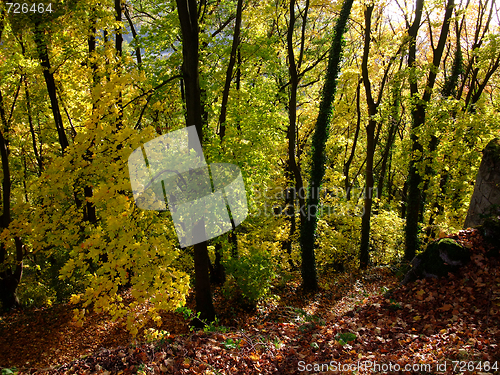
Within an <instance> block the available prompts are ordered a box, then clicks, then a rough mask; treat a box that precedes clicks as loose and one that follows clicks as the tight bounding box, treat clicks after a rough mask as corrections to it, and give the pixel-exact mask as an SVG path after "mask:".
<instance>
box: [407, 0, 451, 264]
mask: <svg viewBox="0 0 500 375" xmlns="http://www.w3.org/2000/svg"><path fill="white" fill-rule="evenodd" d="M423 5H424V0H417V2H416V7H415V20H414V22H413V24H412V26H411V27H410V29H409V30H408V35H409V37H410V48H409V51H408V66H409V67H410V68H411V69H414V68H416V65H415V61H416V40H417V34H418V29H419V27H420V20H421V16H422V11H423ZM453 7H454V1H453V0H449V1H448V3H447V5H446V12H445V16H444V21H443V26H442V27H441V33H440V36H439V41H438V44H437V47H436V48H434V47H433V60H432V65H433V66H432V67H431V69H430V71H429V75H428V77H427V82H426V86H425V89H424V93H423V95H422V97H421V99H420V100H418V101H417V103H415V106H414V108H413V110H412V113H411V115H412V134H411V138H410V139H411V145H412V146H411V155H412V157H411V158H410V168H409V176H408V198H407V209H406V228H405V232H406V233H405V234H406V243H405V259H406V260H407V261H411V260H412V259H413V258H414V257H415V253H416V251H417V249H418V246H419V242H418V233H419V217H420V208H421V200H422V192H421V190H420V189H421V188H420V183H421V182H422V177H421V176H420V174H419V173H418V165H419V164H420V163H421V162H422V155H423V146H422V144H421V143H420V141H419V140H418V137H417V135H416V132H417V129H418V128H420V127H421V126H423V125H424V124H425V115H426V106H427V104H428V103H429V101H430V99H431V95H432V89H433V88H434V84H435V81H436V76H437V69H438V68H439V65H440V63H441V57H442V55H443V51H444V47H445V43H446V39H447V37H448V31H449V26H450V25H449V20H450V18H451V15H452V13H453ZM410 92H411V95H412V97H416V95H418V86H417V80H416V78H415V77H412V78H411V79H410Z"/></svg>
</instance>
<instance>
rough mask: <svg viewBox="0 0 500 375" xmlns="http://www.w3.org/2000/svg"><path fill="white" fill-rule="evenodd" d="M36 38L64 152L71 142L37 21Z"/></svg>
mask: <svg viewBox="0 0 500 375" xmlns="http://www.w3.org/2000/svg"><path fill="white" fill-rule="evenodd" d="M34 39H35V44H36V47H37V51H38V58H39V59H40V64H41V65H42V68H43V77H44V78H45V84H46V85H47V91H48V93H49V98H50V106H51V108H52V115H53V116H54V122H55V125H56V130H57V135H58V137H59V144H60V145H61V149H62V152H63V153H64V150H65V149H66V147H68V146H69V143H68V138H67V136H66V132H65V130H64V125H63V122H62V117H61V110H60V109H59V101H58V100H57V92H56V81H55V79H54V74H53V73H52V70H51V65H50V60H49V53H48V51H47V43H46V42H45V35H44V30H43V29H42V27H41V24H40V23H38V22H35V38H34Z"/></svg>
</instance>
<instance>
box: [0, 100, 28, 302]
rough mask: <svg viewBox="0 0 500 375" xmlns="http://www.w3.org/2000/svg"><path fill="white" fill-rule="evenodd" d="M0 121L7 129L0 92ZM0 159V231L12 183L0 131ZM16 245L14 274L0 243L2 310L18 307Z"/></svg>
mask: <svg viewBox="0 0 500 375" xmlns="http://www.w3.org/2000/svg"><path fill="white" fill-rule="evenodd" d="M0 120H1V123H2V128H3V129H4V130H8V129H9V124H8V120H7V116H6V115H5V111H4V101H3V96H2V93H1V92H0ZM0 157H1V161H2V174H3V180H2V208H3V211H2V215H1V216H0V229H2V230H3V229H7V228H8V227H9V225H10V221H11V212H10V211H11V188H12V181H11V176H10V167H9V149H8V142H7V139H6V138H5V137H4V132H3V131H2V130H0ZM14 241H15V245H16V264H15V267H14V272H12V269H11V266H10V265H5V262H6V261H7V249H6V247H5V243H4V242H3V241H2V242H0V266H2V271H0V302H1V303H2V308H3V310H10V309H12V308H14V307H17V306H19V299H18V298H17V294H16V292H17V287H18V285H19V283H20V282H21V277H22V270H23V258H24V252H23V244H22V242H21V239H20V238H19V237H17V236H16V237H14Z"/></svg>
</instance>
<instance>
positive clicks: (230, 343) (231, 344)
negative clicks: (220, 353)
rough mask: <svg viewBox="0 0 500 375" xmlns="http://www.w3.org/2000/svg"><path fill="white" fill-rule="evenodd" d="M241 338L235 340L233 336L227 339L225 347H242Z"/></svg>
mask: <svg viewBox="0 0 500 375" xmlns="http://www.w3.org/2000/svg"><path fill="white" fill-rule="evenodd" d="M240 343H241V340H233V339H232V338H228V339H226V341H225V342H224V347H225V348H226V349H237V348H239V347H240Z"/></svg>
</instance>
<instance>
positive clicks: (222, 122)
mask: <svg viewBox="0 0 500 375" xmlns="http://www.w3.org/2000/svg"><path fill="white" fill-rule="evenodd" d="M242 12H243V0H238V3H237V5H236V20H235V24H234V33H233V43H232V45H231V54H230V55H229V63H228V65H227V70H226V81H225V83H224V90H223V91H222V104H221V108H220V116H219V137H220V140H221V142H222V140H223V139H224V136H225V135H226V113H227V102H228V99H229V89H230V88H231V81H232V79H233V68H234V65H235V63H236V54H237V51H238V47H239V44H240V27H241V13H242Z"/></svg>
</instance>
